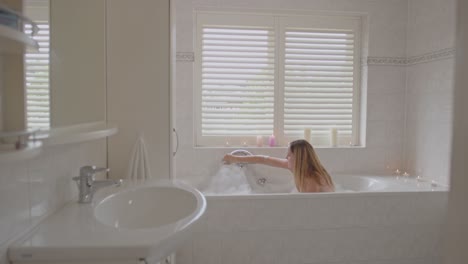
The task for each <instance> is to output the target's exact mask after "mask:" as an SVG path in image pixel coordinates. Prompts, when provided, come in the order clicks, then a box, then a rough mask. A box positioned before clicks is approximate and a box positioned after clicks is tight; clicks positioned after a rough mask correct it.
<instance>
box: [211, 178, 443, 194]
mask: <svg viewBox="0 0 468 264" xmlns="http://www.w3.org/2000/svg"><path fill="white" fill-rule="evenodd" d="M332 179H333V182H334V183H335V187H336V191H335V192H336V193H343V192H401V191H403V192H407V191H415V192H418V191H447V190H448V188H447V187H446V186H442V185H439V184H437V183H435V182H431V181H421V180H417V179H415V178H412V177H404V176H398V177H397V176H392V175H349V174H336V175H333V176H332ZM228 184H230V185H233V184H235V183H228ZM245 185H246V186H248V187H249V188H248V190H247V188H242V189H241V190H238V191H235V190H234V191H233V188H229V187H232V186H226V187H227V189H229V190H230V191H229V192H223V190H222V189H219V188H218V189H217V190H216V191H212V190H206V191H205V192H204V193H205V195H224V194H229V195H236V194H238V195H248V194H259V193H263V194H266V193H270V194H273V193H295V192H297V190H296V188H295V185H294V181H293V177H292V175H284V174H277V175H268V176H256V175H252V174H250V175H249V174H247V175H246V177H245ZM202 190H203V188H202Z"/></svg>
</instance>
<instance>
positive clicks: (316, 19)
mask: <svg viewBox="0 0 468 264" xmlns="http://www.w3.org/2000/svg"><path fill="white" fill-rule="evenodd" d="M194 18H195V34H194V39H195V43H194V44H195V53H194V54H195V62H194V71H193V72H194V86H195V87H194V97H193V98H194V114H195V117H194V128H195V129H194V134H195V135H194V140H195V142H194V144H195V146H196V147H223V146H224V147H230V146H243V147H247V146H256V140H257V135H250V136H247V135H245V136H244V135H239V136H202V108H201V104H202V83H201V82H202V72H201V71H202V43H201V41H202V39H201V32H202V28H203V25H204V24H205V23H215V22H216V20H218V21H223V22H224V23H232V24H235V25H237V26H258V25H265V24H268V23H270V24H269V25H270V26H271V23H272V24H273V26H274V31H275V37H276V41H275V58H274V60H275V84H274V106H273V108H274V116H273V119H274V121H273V122H274V126H273V134H274V135H275V137H276V142H277V146H278V147H284V146H287V145H288V143H289V142H290V141H292V140H295V139H299V138H303V135H302V134H298V135H294V136H285V135H284V98H285V96H284V87H285V85H284V76H285V74H284V65H285V63H284V58H285V47H284V46H285V42H284V41H283V40H284V36H285V28H286V26H287V25H289V26H291V25H292V26H301V25H302V26H304V25H310V27H309V28H312V27H318V28H320V29H325V28H327V27H330V26H334V27H335V28H336V27H339V28H340V29H341V28H342V29H347V30H348V29H351V30H353V33H354V50H353V56H354V57H353V96H352V115H353V116H352V135H351V137H350V138H344V137H341V138H339V141H338V147H345V146H346V147H349V146H361V142H360V135H361V133H360V128H361V122H362V120H361V118H362V117H361V90H362V89H363V88H362V87H361V83H362V81H361V78H362V76H361V56H362V54H363V48H364V45H363V41H362V39H363V16H362V15H360V14H351V15H350V14H337V13H333V14H329V13H327V14H322V13H316V12H314V13H307V14H305V13H303V12H298V14H296V13H287V14H285V13H278V12H269V11H268V12H260V11H259V12H252V11H251V10H250V11H246V12H232V11H228V12H226V11H206V10H196V11H195V16H194ZM252 23H254V24H252ZM259 23H264V24H259ZM279 95H281V96H279ZM312 133H313V131H312ZM263 138H264V140H263V143H264V145H266V143H267V142H268V135H263ZM311 143H312V144H314V145H316V146H318V147H328V146H327V145H328V143H329V136H328V135H325V136H323V135H321V136H317V135H313V140H312V142H311Z"/></svg>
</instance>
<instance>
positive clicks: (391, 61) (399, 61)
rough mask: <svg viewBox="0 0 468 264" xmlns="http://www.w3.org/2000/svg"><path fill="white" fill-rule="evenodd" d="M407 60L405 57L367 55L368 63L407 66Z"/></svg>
mask: <svg viewBox="0 0 468 264" xmlns="http://www.w3.org/2000/svg"><path fill="white" fill-rule="evenodd" d="M406 60H407V59H406V58H404V57H367V65H393V66H405V65H406Z"/></svg>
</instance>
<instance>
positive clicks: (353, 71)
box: [195, 13, 360, 146]
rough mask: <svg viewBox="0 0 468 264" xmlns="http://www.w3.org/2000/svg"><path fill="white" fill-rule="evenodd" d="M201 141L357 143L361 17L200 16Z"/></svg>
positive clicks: (197, 70)
mask: <svg viewBox="0 0 468 264" xmlns="http://www.w3.org/2000/svg"><path fill="white" fill-rule="evenodd" d="M196 36H197V50H196V63H197V64H196V67H195V79H196V88H197V93H196V94H197V96H198V100H195V101H196V111H197V122H196V126H197V129H196V132H197V137H196V140H197V142H196V144H197V145H200V146H203V145H206V146H210V145H211V146H216V145H218V146H219V145H226V144H229V145H233V146H235V145H254V144H255V139H256V137H257V136H259V135H260V136H264V137H265V136H269V135H271V134H274V135H275V136H276V138H277V140H278V141H279V142H280V144H281V143H282V144H283V145H286V144H287V142H289V141H291V140H294V139H298V138H302V137H303V135H304V134H303V133H304V129H310V130H311V131H312V144H314V145H328V144H329V140H330V139H329V137H330V130H331V129H332V128H336V129H337V130H338V140H339V142H338V143H339V144H340V145H349V144H353V145H357V144H358V143H359V142H358V138H359V136H358V132H359V131H358V127H359V116H360V115H359V96H360V95H359V86H360V82H359V80H360V78H359V76H360V18H359V17H340V16H285V15H275V14H272V15H265V14H261V15H239V14H214V13H203V14H200V13H199V14H197V35H196Z"/></svg>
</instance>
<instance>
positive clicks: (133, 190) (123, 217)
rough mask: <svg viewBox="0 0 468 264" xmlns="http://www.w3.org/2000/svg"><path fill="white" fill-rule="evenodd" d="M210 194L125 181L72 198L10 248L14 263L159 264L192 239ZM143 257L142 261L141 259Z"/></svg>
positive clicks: (175, 185)
mask: <svg viewBox="0 0 468 264" xmlns="http://www.w3.org/2000/svg"><path fill="white" fill-rule="evenodd" d="M205 208H206V200H205V197H204V196H203V195H202V194H201V193H200V192H199V191H198V190H196V189H194V188H192V187H190V186H187V185H185V184H182V183H178V182H170V181H161V180H160V181H149V182H124V184H122V186H120V187H108V188H104V189H102V190H99V191H98V192H97V193H96V195H95V196H94V201H93V203H92V204H79V203H78V202H76V201H73V202H71V203H69V204H68V205H66V206H65V207H63V208H62V209H60V210H59V211H58V212H56V213H55V214H53V215H52V216H50V217H49V218H47V219H45V220H44V221H43V222H41V223H40V224H39V226H38V228H36V230H35V231H34V232H32V233H29V234H28V235H26V236H25V237H23V238H21V239H20V240H18V241H16V242H15V243H13V244H12V245H11V246H10V247H9V249H8V256H9V259H10V261H11V263H24V262H28V263H62V264H64V263H65V264H67V263H70V264H71V263H73V264H80V263H117V262H118V263H132V264H134V263H140V262H141V260H144V262H146V263H155V262H157V261H159V260H161V259H162V258H164V257H166V256H168V255H170V254H171V253H173V252H174V251H175V250H177V248H178V247H179V245H180V244H181V243H183V242H184V241H186V240H187V239H190V237H191V234H192V233H193V232H192V231H193V230H194V226H195V225H194V223H195V222H196V221H197V220H198V219H199V218H200V217H201V215H203V213H204V211H205ZM139 261H140V262H139Z"/></svg>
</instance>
